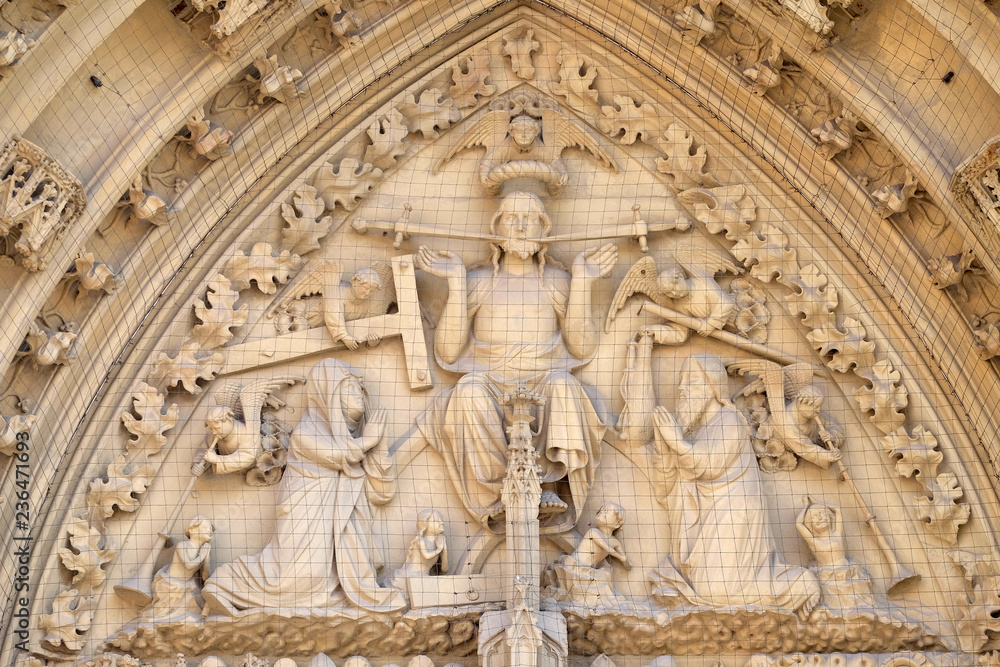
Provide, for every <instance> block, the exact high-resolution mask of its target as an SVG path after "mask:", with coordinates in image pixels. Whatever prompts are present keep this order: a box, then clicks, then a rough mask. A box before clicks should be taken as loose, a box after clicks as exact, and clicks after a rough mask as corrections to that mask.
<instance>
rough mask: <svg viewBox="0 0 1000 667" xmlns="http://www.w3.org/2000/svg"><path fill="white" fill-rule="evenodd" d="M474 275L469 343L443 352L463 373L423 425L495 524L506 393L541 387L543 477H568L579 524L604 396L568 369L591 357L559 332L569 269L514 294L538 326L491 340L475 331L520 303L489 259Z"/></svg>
mask: <svg viewBox="0 0 1000 667" xmlns="http://www.w3.org/2000/svg"><path fill="white" fill-rule="evenodd" d="M468 281H469V282H468V301H467V307H468V311H469V317H471V318H473V320H472V324H471V330H470V332H469V342H468V344H467V346H466V348H465V351H464V352H463V354H462V356H461V357H460V358H459V359H458V360H457V361H456V362H455V363H454V364H449V363H447V362H446V361H444V360H443V359H441V358H440V356H439V357H438V363H439V364H440V365H441V366H442V367H443V368H445V369H447V370H450V371H455V372H458V373H465V375H464V377H462V378H461V379H460V380H459V381H458V383H457V384H456V385H455V387H454V388H453V389H450V390H446V391H444V392H442V393H440V394H439V395H438V396H437V397H436V398H435V401H434V403H433V404H432V406H431V408H430V409H429V410H427V411H426V412H424V413H423V414H421V415H419V416H418V417H417V427H418V429H419V431H420V433H421V435H423V437H424V438H425V439H426V440H427V441H428V442H429V443H430V445H431V446H432V447H433V448H434V449H436V450H437V451H438V452H439V453H440V454H441V455H442V456H443V457H444V459H445V462H446V464H447V466H448V472H449V474H450V476H451V479H452V480H453V481H454V482H455V487H456V489H457V490H458V493H459V496H460V497H461V500H462V503H463V504H464V506H465V508H466V509H467V510H468V511H469V512H470V513H471V514H472V515H474V516H475V517H477V518H478V519H479V521H480V523H481V524H482V525H483V526H485V527H488V528H489V527H490V525H489V519H490V515H491V514H492V513H494V512H495V511H496V510H497V509H498V503H499V502H500V490H501V487H502V486H503V479H504V475H505V474H506V471H507V438H506V435H505V432H504V408H503V396H504V394H506V393H510V392H512V391H514V390H515V389H517V386H518V384H519V383H523V384H525V385H526V386H527V388H528V391H530V392H532V393H535V394H541V395H544V396H545V397H546V403H545V406H544V407H542V408H540V409H539V418H538V419H537V420H536V422H535V424H533V426H535V427H536V428H538V429H539V434H538V437H537V438H536V443H537V444H536V446H538V447H539V448H540V449H541V451H540V454H541V455H540V456H539V460H538V463H539V465H541V467H542V482H543V483H544V482H555V481H557V480H561V479H563V478H565V479H566V480H567V481H568V483H569V489H570V496H571V498H570V500H571V502H570V503H569V504H570V509H569V510H568V511H567V512H565V514H564V516H565V518H564V519H562V520H561V521H560V522H559V523H560V525H563V524H566V525H567V526H572V525H575V524H576V521H577V519H578V518H579V515H580V511H581V510H582V509H583V505H584V503H585V502H586V500H587V495H588V493H589V492H590V487H591V486H592V484H593V482H594V474H595V471H596V469H597V466H598V464H599V462H600V455H601V452H600V443H601V439H602V438H603V437H604V433H605V430H606V428H607V427H606V426H605V423H606V422H607V417H606V412H605V409H604V404H603V401H602V400H601V398H600V395H598V394H597V393H596V391H594V390H590V389H589V388H588V387H585V386H584V385H583V384H582V383H581V382H580V381H579V380H577V379H576V378H575V377H574V376H573V375H572V374H571V373H570V371H571V370H573V369H575V368H577V367H579V366H582V365H583V364H585V363H586V362H587V361H588V360H586V359H584V360H581V359H577V358H576V357H574V356H573V355H572V354H570V352H569V350H568V349H567V348H566V343H565V342H564V341H563V338H562V332H561V326H562V320H563V318H564V317H565V315H566V305H567V303H568V300H569V281H570V278H569V274H568V273H566V272H565V271H563V270H561V269H558V268H556V267H553V266H551V265H548V266H546V267H545V268H544V277H543V279H540V280H539V279H538V278H537V277H535V281H536V284H537V285H538V289H536V290H534V291H531V290H527V289H525V290H524V291H522V292H520V293H519V294H517V295H516V299H518V300H519V301H521V303H520V304H519V305H518V306H517V307H519V308H522V309H524V311H525V312H527V313H537V317H535V318H534V321H535V322H537V325H538V326H537V328H536V329H535V330H534V331H495V330H491V331H490V332H489V336H490V338H491V339H492V340H493V341H494V342H492V343H488V342H485V341H483V340H482V339H481V337H479V336H477V332H481V331H482V329H481V327H484V326H487V327H488V326H489V324H488V323H489V322H491V321H493V320H494V319H495V320H497V321H502V320H503V319H504V309H506V308H510V307H513V305H512V304H510V303H508V301H507V300H506V297H509V296H510V295H498V294H497V292H498V291H499V290H500V289H503V288H502V287H500V288H498V287H497V284H498V282H499V281H500V278H499V276H498V275H497V272H496V271H495V270H493V269H492V268H488V269H485V270H479V271H475V272H472V273H470V274H469V278H468ZM484 323H485V324H484ZM439 335H440V334H439ZM483 337H485V336H483ZM503 338H506V340H505V341H501V342H497V341H498V340H499V339H503Z"/></svg>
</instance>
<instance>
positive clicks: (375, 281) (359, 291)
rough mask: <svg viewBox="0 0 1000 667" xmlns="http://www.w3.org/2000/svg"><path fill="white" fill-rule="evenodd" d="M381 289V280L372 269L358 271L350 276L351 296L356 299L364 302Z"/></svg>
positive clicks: (366, 268)
mask: <svg viewBox="0 0 1000 667" xmlns="http://www.w3.org/2000/svg"><path fill="white" fill-rule="evenodd" d="M381 288H382V280H381V279H380V278H379V277H378V271H376V270H375V269H373V268H370V267H365V268H363V269H358V270H357V271H355V272H354V275H352V276H351V294H352V295H353V296H354V297H355V298H356V299H361V300H362V301H364V300H365V299H367V298H368V297H370V296H371V295H372V293H373V292H375V291H376V290H379V289H381Z"/></svg>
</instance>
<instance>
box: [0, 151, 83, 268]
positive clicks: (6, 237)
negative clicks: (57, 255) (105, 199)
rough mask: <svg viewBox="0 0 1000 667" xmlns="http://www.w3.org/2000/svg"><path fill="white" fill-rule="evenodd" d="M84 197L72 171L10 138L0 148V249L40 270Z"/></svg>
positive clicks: (15, 260)
mask: <svg viewBox="0 0 1000 667" xmlns="http://www.w3.org/2000/svg"><path fill="white" fill-rule="evenodd" d="M86 205H87V199H86V197H85V196H84V193H83V186H82V185H81V184H80V181H78V180H77V179H76V178H75V177H74V176H73V175H72V174H70V173H69V172H67V171H66V170H65V169H63V168H62V167H61V166H60V165H59V164H58V163H57V162H56V161H55V160H53V159H52V158H50V157H48V156H47V155H46V154H45V153H44V152H43V151H42V149H41V148H39V147H38V146H35V145H34V144H32V143H30V142H28V141H25V140H24V139H21V138H20V137H15V138H14V139H13V140H11V141H9V142H7V143H6V144H5V145H4V147H3V149H2V150H0V234H3V239H2V240H3V254H4V255H5V256H6V257H7V261H13V262H15V263H17V264H19V265H20V266H22V267H24V268H25V269H26V270H28V271H41V270H42V269H44V268H45V263H46V260H47V259H48V257H49V255H50V254H51V253H52V250H53V247H54V246H55V244H56V243H58V241H59V239H60V237H62V235H63V233H65V231H66V230H67V229H68V228H69V226H70V225H72V224H73V222H75V221H76V220H77V218H79V217H80V215H81V214H82V213H83V207H84V206H86Z"/></svg>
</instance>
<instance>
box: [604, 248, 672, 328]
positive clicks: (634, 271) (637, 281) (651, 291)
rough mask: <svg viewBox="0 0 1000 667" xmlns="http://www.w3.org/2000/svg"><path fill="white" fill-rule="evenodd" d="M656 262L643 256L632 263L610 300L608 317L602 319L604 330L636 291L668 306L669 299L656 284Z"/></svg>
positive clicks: (659, 303)
mask: <svg viewBox="0 0 1000 667" xmlns="http://www.w3.org/2000/svg"><path fill="white" fill-rule="evenodd" d="M656 280H657V271H656V262H655V261H653V258H652V257H648V256H647V257H643V258H642V259H640V260H639V261H638V262H636V263H635V264H633V265H632V268H631V269H629V270H628V273H626V274H625V277H624V278H622V281H621V283H620V284H619V285H618V291H616V292H615V298H614V299H612V300H611V308H610V309H609V310H608V317H607V319H606V320H605V321H604V330H605V331H610V330H611V323H612V322H614V321H615V317H616V316H617V315H618V311H620V310H621V309H622V307H623V306H624V305H625V302H626V301H627V300H628V298H629V297H630V296H632V295H633V294H635V293H636V292H640V293H642V294H645V295H646V296H648V297H649V298H650V299H652V300H653V301H654V302H655V303H656V304H658V305H660V306H668V305H670V303H671V301H670V299H669V298H667V297H666V296H664V295H663V294H662V293H661V292H660V288H659V286H658V285H657V282H656Z"/></svg>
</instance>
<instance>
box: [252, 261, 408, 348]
mask: <svg viewBox="0 0 1000 667" xmlns="http://www.w3.org/2000/svg"><path fill="white" fill-rule="evenodd" d="M313 262H314V264H313V265H312V266H309V267H307V269H306V270H305V271H302V272H301V273H299V275H298V276H296V278H295V280H293V281H292V282H291V283H290V284H289V285H288V287H286V288H285V290H284V292H283V295H282V297H281V300H280V301H279V302H278V303H277V305H274V306H272V307H271V308H270V309H269V310H268V311H267V317H268V319H274V318H277V319H278V321H277V322H276V326H277V327H278V329H279V331H282V332H285V331H295V330H298V329H299V328H301V322H302V320H303V319H306V320H311V319H312V318H310V317H309V314H308V313H306V314H305V315H304V316H303V313H302V312H301V311H302V308H303V307H302V305H301V301H300V300H301V299H303V298H305V297H308V296H314V295H317V294H319V295H322V297H323V302H322V303H323V306H322V315H323V323H324V324H325V325H326V329H327V331H329V332H330V337H331V338H333V340H335V341H340V342H342V343H343V344H344V345H346V346H347V349H349V350H355V349H357V347H358V345H359V343H360V341H358V340H356V339H355V338H354V337H353V336H352V335H351V333H350V331H349V330H348V328H347V323H348V322H350V321H353V320H360V319H364V318H368V317H375V316H376V315H385V314H386V312H387V311H388V310H389V308H390V307H391V306H392V304H394V303H396V289H395V284H394V281H393V277H392V267H391V266H390V265H389V263H388V262H376V263H375V265H374V266H372V267H365V268H361V269H358V270H357V271H355V272H354V273H353V274H352V275H351V279H350V282H344V281H343V276H344V265H343V263H341V262H340V261H338V260H335V259H331V258H330V257H328V256H321V257H319V258H317V259H314V260H313ZM311 323H312V322H311V321H310V324H311ZM378 342H379V337H378V336H377V335H376V334H374V333H372V334H369V336H368V340H367V343H368V344H369V345H370V346H374V345H376V344H378Z"/></svg>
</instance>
